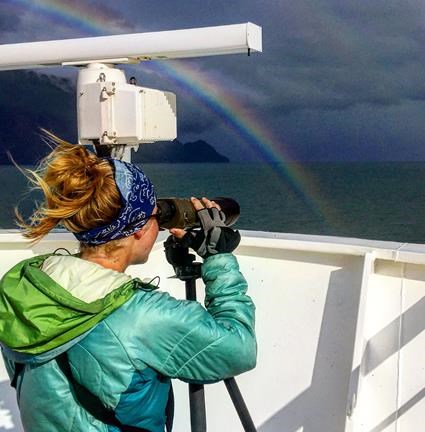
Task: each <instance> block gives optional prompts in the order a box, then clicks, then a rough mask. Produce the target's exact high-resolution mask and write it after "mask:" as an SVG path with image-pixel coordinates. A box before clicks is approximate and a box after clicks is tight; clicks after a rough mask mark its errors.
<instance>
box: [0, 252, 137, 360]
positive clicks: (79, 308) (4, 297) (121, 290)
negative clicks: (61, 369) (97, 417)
mask: <svg viewBox="0 0 425 432" xmlns="http://www.w3.org/2000/svg"><path fill="white" fill-rule="evenodd" d="M50 257H52V258H56V257H57V258H58V259H61V258H65V257H59V256H54V255H52V254H49V255H42V256H38V257H34V258H30V259H28V260H25V261H22V262H20V263H19V264H17V265H16V266H15V267H13V268H12V269H11V270H9V272H7V273H6V274H5V275H4V276H3V278H2V279H1V281H0V342H1V343H2V344H3V345H5V346H6V347H7V348H9V349H10V350H12V351H14V352H16V353H22V354H31V355H34V354H41V353H45V352H47V351H49V350H55V349H57V348H58V347H61V346H63V345H65V344H66V345H68V344H69V343H70V341H72V340H74V339H76V338H79V337H81V336H82V335H84V333H86V332H88V331H89V330H90V329H92V328H93V326H95V325H96V324H97V323H98V322H100V321H101V320H102V319H104V318H105V317H106V316H108V315H109V314H110V313H112V312H113V311H114V310H115V309H117V308H118V307H120V306H121V305H122V304H123V303H125V302H126V301H127V300H128V299H129V298H130V297H131V296H132V295H133V294H134V292H135V289H136V288H143V283H142V282H141V281H140V280H138V279H131V278H130V277H129V276H127V275H123V274H122V273H118V272H111V271H110V270H107V269H104V268H103V267H100V266H97V265H96V264H90V263H87V262H85V261H83V260H81V259H79V258H77V257H66V258H68V259H71V261H68V263H67V264H69V263H70V262H71V264H72V265H71V266H65V267H64V266H63V265H62V270H63V271H62V272H60V271H59V273H58V272H56V273H58V274H61V276H58V274H56V275H55V274H54V273H55V272H54V271H53V270H51V271H50V273H51V276H49V274H47V273H48V272H49V266H47V272H46V271H44V270H43V269H42V268H43V264H44V262H45V261H46V259H50V260H51V259H52V258H50ZM50 264H52V263H50ZM62 264H63V263H62ZM79 265H83V266H87V265H89V266H95V270H96V271H94V273H95V274H93V275H92V277H93V280H95V281H96V284H95V286H94V288H95V287H101V288H100V289H101V290H102V292H101V294H99V295H100V297H99V296H98V298H97V299H95V300H93V301H89V300H87V298H84V296H82V295H81V294H78V291H79V288H78V286H77V285H78V284H77V283H76V282H77V281H78V278H76V277H75V275H77V274H80V276H81V272H79V271H78V270H77V271H75V270H74V271H71V270H70V268H71V267H72V266H74V267H75V266H77V267H78V266H79ZM50 268H51V269H53V268H54V266H50ZM80 270H81V269H80ZM69 275H71V276H69ZM66 278H68V279H69V280H70V283H69V286H66V288H64V286H63V285H61V284H59V283H58V282H57V280H61V282H63V281H64V280H65V279H66ZM55 279H56V281H55ZM80 280H81V277H80ZM105 286H112V287H113V288H114V289H113V290H106V291H105V289H104V288H102V287H105ZM92 287H93V285H92ZM80 291H81V289H80ZM72 293H73V294H72ZM83 298H84V299H83ZM89 298H90V296H89ZM91 298H93V296H91Z"/></svg>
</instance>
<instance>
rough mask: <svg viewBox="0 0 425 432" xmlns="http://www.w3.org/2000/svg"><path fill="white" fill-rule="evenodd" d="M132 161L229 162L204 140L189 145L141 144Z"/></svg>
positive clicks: (168, 142) (172, 143) (174, 143)
mask: <svg viewBox="0 0 425 432" xmlns="http://www.w3.org/2000/svg"><path fill="white" fill-rule="evenodd" d="M132 160H133V161H134V162H144V163H172V162H174V163H198V162H229V159H228V158H227V157H226V156H223V155H221V154H220V153H218V152H217V151H216V150H215V148H214V147H213V146H211V145H210V144H208V143H206V142H205V141H202V140H198V141H194V142H188V143H181V142H180V141H178V140H174V141H167V142H157V143H152V144H141V145H140V146H139V150H138V151H137V152H133V153H132Z"/></svg>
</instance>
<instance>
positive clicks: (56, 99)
mask: <svg viewBox="0 0 425 432" xmlns="http://www.w3.org/2000/svg"><path fill="white" fill-rule="evenodd" d="M0 89H1V96H0V164H8V163H10V161H9V158H8V156H7V152H8V151H9V152H10V153H11V155H12V157H13V158H14V159H15V161H16V162H17V163H19V164H33V163H34V162H35V161H37V160H39V159H40V158H41V157H43V156H44V155H45V154H46V153H47V152H48V151H49V148H48V147H47V145H45V144H43V143H42V141H41V140H40V128H44V129H48V130H51V131H54V133H55V134H56V135H58V136H60V137H61V138H63V139H66V140H68V141H71V142H75V140H76V139H77V126H76V118H77V110H76V103H75V90H74V88H73V86H72V85H71V83H70V81H69V80H67V79H65V78H57V77H55V76H47V75H43V74H38V73H35V72H23V71H4V72H0Z"/></svg>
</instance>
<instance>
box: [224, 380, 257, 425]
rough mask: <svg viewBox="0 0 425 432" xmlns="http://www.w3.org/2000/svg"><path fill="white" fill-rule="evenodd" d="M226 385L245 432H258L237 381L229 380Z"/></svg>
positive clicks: (225, 381) (225, 382)
mask: <svg viewBox="0 0 425 432" xmlns="http://www.w3.org/2000/svg"><path fill="white" fill-rule="evenodd" d="M224 384H226V388H227V391H228V392H229V395H230V398H231V399H232V402H233V405H234V406H235V409H236V412H237V413H238V416H239V419H240V421H241V423H242V426H243V428H244V430H245V432H256V431H257V429H256V428H255V425H254V422H253V421H252V418H251V415H250V413H249V411H248V408H247V407H246V404H245V401H244V400H243V397H242V394H241V392H240V390H239V387H238V385H237V384H236V380H235V379H234V378H227V379H225V380H224Z"/></svg>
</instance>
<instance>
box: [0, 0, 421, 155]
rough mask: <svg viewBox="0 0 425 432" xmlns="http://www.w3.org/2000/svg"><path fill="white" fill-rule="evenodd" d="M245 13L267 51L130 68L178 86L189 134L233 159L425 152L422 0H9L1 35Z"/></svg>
mask: <svg viewBox="0 0 425 432" xmlns="http://www.w3.org/2000/svg"><path fill="white" fill-rule="evenodd" d="M244 22H253V23H255V24H257V25H260V26H261V27H262V29H263V52H262V53H259V54H253V55H251V56H250V57H248V56H246V55H242V54H238V55H228V56H216V57H208V58H199V59H183V60H173V61H170V60H168V61H161V62H158V61H156V62H154V61H153V62H146V63H145V62H144V63H142V64H140V65H137V66H132V67H127V73H128V74H131V75H135V76H136V77H137V80H138V84H139V85H146V86H147V87H154V88H159V89H163V90H169V91H173V92H174V93H176V95H177V104H178V138H179V139H180V140H181V141H184V142H186V141H193V140H197V139H204V140H206V141H207V142H209V143H211V144H212V145H213V146H214V147H215V148H216V149H217V150H219V151H220V152H221V153H223V154H225V155H227V156H228V157H230V158H231V159H232V160H234V161H264V160H267V161H276V162H290V161H346V160H353V161H358V160H359V161H363V160H366V161H368V160H383V161H392V160H394V161H423V160H425V145H424V144H425V133H424V132H425V121H424V115H425V79H424V78H425V74H424V72H425V68H424V66H425V53H424V48H423V47H424V46H425V43H424V42H425V2H423V0H404V1H400V0H397V1H396V0H296V1H294V0H261V1H260V0H233V1H231V2H229V1H225V0H204V1H202V2H201V1H198V2H195V1H193V0H191V1H189V0H179V1H175V0H157V1H152V0H149V1H145V0H120V1H119V2H117V1H116V0H102V1H100V0H85V1H83V0H67V1H65V0H39V1H35V0H34V1H33V0H1V1H0V44H7V43H16V42H29V41H35V40H51V39H61V38H75V37H87V36H99V35H108V34H120V33H136V32H146V31H161V30H173V29H184V28H191V27H204V26H215V25H225V24H236V23H244ZM43 72H44V73H46V70H43ZM48 72H49V73H54V74H63V73H65V74H67V76H69V77H70V78H71V79H75V77H76V73H75V70H68V71H65V72H64V71H61V70H57V69H51V70H48Z"/></svg>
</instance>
